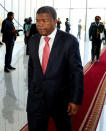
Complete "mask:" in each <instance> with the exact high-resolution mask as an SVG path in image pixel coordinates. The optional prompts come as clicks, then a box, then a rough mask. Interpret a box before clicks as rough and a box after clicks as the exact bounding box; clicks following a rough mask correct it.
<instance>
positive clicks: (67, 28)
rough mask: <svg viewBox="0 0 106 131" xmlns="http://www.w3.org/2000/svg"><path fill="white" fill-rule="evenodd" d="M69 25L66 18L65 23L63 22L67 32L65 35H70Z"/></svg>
mask: <svg viewBox="0 0 106 131" xmlns="http://www.w3.org/2000/svg"><path fill="white" fill-rule="evenodd" d="M70 26H71V25H70V23H69V19H68V18H66V22H65V28H66V29H65V31H66V32H67V33H70Z"/></svg>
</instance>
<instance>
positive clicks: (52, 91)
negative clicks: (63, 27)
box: [27, 30, 83, 112]
mask: <svg viewBox="0 0 106 131" xmlns="http://www.w3.org/2000/svg"><path fill="white" fill-rule="evenodd" d="M40 38H41V36H40V35H39V34H36V35H35V36H33V37H32V38H31V40H30V42H29V45H30V56H29V65H28V101H27V111H28V112H35V111H38V110H40V109H44V108H45V107H46V106H48V109H50V110H51V109H54V108H55V106H56V103H57V104H59V103H58V102H60V101H62V99H63V98H64V100H63V101H65V102H73V103H76V104H81V103H82V96H83V67H82V64H81V59H80V53H79V45H78V42H77V39H76V38H75V37H74V36H72V35H71V34H68V33H65V32H63V31H60V30H57V33H56V36H55V39H54V43H53V46H52V49H51V53H50V57H49V60H48V65H47V69H46V72H45V75H43V72H42V68H41V64H40V61H39V55H38V49H39V42H40ZM63 101H62V102H63Z"/></svg>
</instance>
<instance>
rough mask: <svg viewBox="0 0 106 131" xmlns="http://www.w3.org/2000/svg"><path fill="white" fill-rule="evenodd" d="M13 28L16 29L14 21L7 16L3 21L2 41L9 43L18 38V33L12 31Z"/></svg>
mask: <svg viewBox="0 0 106 131" xmlns="http://www.w3.org/2000/svg"><path fill="white" fill-rule="evenodd" d="M13 29H15V27H14V24H13V22H12V21H11V20H9V19H8V18H6V19H5V20H4V21H3V23H2V29H1V33H3V36H2V42H4V43H7V42H13V41H15V40H16V34H13V33H12V30H13Z"/></svg>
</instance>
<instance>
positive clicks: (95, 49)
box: [91, 39, 101, 61]
mask: <svg viewBox="0 0 106 131" xmlns="http://www.w3.org/2000/svg"><path fill="white" fill-rule="evenodd" d="M100 49H101V40H100V39H97V40H93V41H92V49H91V57H92V61H94V57H95V56H96V59H97V60H98V59H99V57H100Z"/></svg>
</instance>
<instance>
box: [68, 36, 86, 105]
mask: <svg viewBox="0 0 106 131" xmlns="http://www.w3.org/2000/svg"><path fill="white" fill-rule="evenodd" d="M68 63H69V64H68V65H69V87H70V102H72V103H74V104H78V105H80V104H81V103H82V98H83V88H84V82H83V81H84V80H83V79H84V78H83V67H82V62H81V57H80V53H79V44H78V41H77V40H76V38H74V39H73V40H72V41H70V48H69V50H68Z"/></svg>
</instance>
